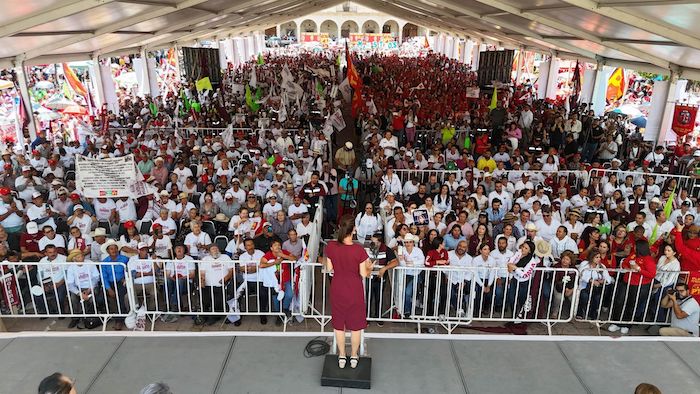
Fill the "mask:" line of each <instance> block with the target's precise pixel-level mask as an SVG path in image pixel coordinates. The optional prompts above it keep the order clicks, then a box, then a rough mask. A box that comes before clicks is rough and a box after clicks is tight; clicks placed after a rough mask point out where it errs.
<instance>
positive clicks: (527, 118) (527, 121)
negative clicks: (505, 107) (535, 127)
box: [518, 105, 534, 131]
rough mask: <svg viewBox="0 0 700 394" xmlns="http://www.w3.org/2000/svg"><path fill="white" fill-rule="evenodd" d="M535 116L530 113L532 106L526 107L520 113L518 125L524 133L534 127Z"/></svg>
mask: <svg viewBox="0 0 700 394" xmlns="http://www.w3.org/2000/svg"><path fill="white" fill-rule="evenodd" d="M533 119H534V115H533V114H532V111H530V106H529V105H526V106H525V107H524V108H523V110H522V111H520V119H519V120H518V125H519V126H520V128H521V129H523V131H525V130H529V129H530V127H532V120H533Z"/></svg>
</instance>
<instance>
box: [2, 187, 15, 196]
mask: <svg viewBox="0 0 700 394" xmlns="http://www.w3.org/2000/svg"><path fill="white" fill-rule="evenodd" d="M10 193H12V190H10V188H9V187H0V196H9V195H10Z"/></svg>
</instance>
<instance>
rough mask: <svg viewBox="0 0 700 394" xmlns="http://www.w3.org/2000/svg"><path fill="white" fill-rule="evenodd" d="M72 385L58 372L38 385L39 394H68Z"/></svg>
mask: <svg viewBox="0 0 700 394" xmlns="http://www.w3.org/2000/svg"><path fill="white" fill-rule="evenodd" d="M71 390H73V383H72V382H71V381H70V379H68V378H67V377H66V376H64V375H63V374H62V373H60V372H54V373H52V374H51V375H49V376H47V377H45V378H44V379H43V380H42V381H41V383H39V389H38V393H39V394H69V393H70V392H71Z"/></svg>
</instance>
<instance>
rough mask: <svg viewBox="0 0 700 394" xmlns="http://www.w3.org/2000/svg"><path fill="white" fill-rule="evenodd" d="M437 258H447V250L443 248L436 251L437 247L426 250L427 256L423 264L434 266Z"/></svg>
mask: <svg viewBox="0 0 700 394" xmlns="http://www.w3.org/2000/svg"><path fill="white" fill-rule="evenodd" d="M438 260H447V250H445V249H443V250H440V251H438V250H437V249H433V250H431V251H428V256H426V258H425V266H426V267H435V266H436V265H437V261H438Z"/></svg>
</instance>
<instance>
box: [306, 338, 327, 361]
mask: <svg viewBox="0 0 700 394" xmlns="http://www.w3.org/2000/svg"><path fill="white" fill-rule="evenodd" d="M319 338H321V337H316V338H314V339H312V340H310V341H309V343H307V344H306V347H305V348H304V357H306V358H310V357H318V356H323V355H325V354H327V353H328V352H330V351H331V345H330V344H329V343H328V342H326V341H325V340H324V339H319Z"/></svg>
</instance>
